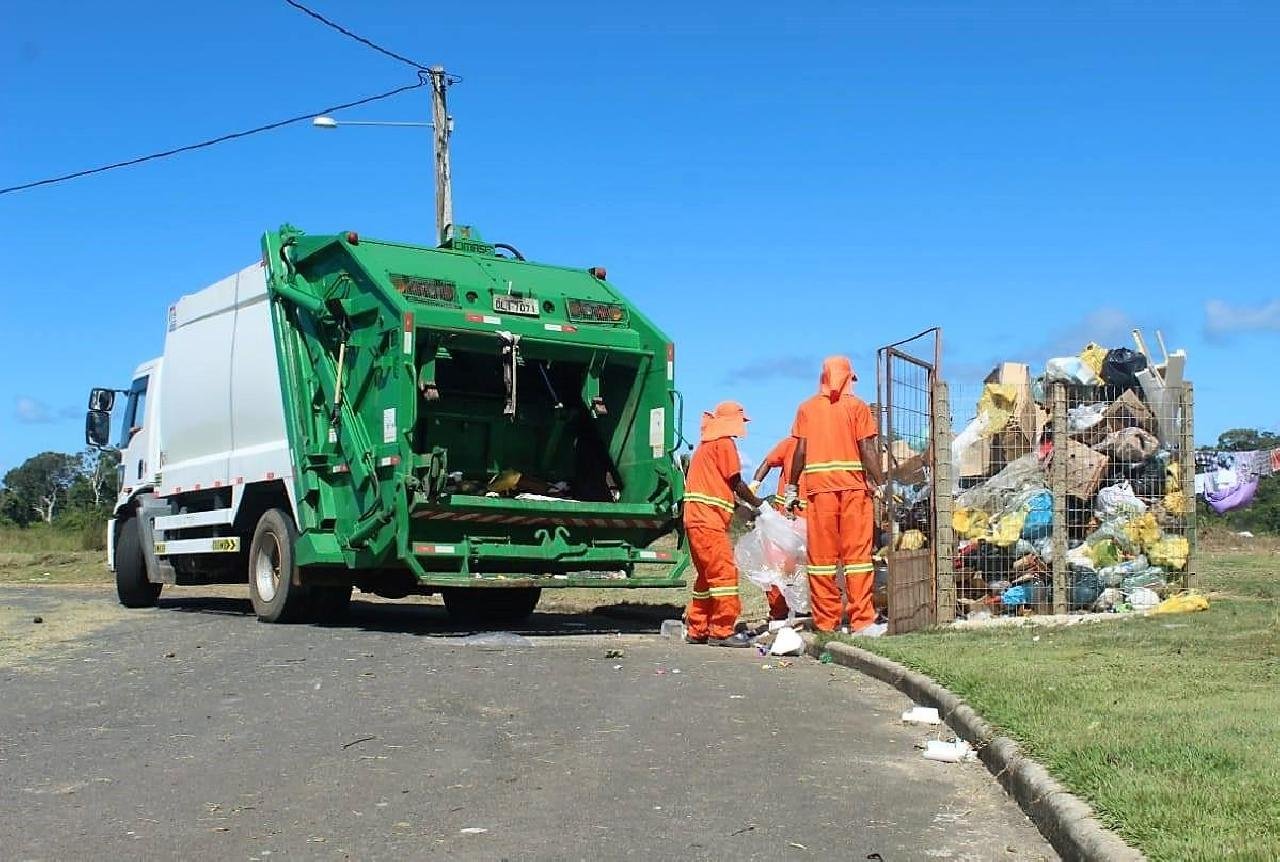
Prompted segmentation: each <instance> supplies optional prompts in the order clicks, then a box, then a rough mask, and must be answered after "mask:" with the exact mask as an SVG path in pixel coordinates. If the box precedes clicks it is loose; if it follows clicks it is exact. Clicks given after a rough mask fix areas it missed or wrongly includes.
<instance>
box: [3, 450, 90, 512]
mask: <svg viewBox="0 0 1280 862" xmlns="http://www.w3.org/2000/svg"><path fill="white" fill-rule="evenodd" d="M80 472H81V463H80V456H79V455H70V454H68V453H66V452H41V453H40V454H39V455H33V456H32V457H30V458H28V459H27V460H26V461H24V462H23V463H22V465H21V466H20V467H14V468H13V469H12V470H10V471H9V472H8V473H6V474H5V475H4V485H5V488H7V489H8V490H9V493H10V494H12V495H13V496H14V497H15V498H16V500H17V507H18V508H19V509H20V510H22V511H23V513H24V514H25V513H26V512H34V513H35V514H36V515H37V516H39V518H40V520H42V521H44V522H45V523H46V524H51V523H53V518H54V515H56V514H57V512H58V507H59V506H61V505H63V504H64V503H65V502H66V500H67V495H68V492H69V491H70V489H71V486H72V484H74V483H75V481H76V479H77V478H79V476H80Z"/></svg>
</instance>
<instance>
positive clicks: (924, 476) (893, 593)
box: [876, 327, 955, 634]
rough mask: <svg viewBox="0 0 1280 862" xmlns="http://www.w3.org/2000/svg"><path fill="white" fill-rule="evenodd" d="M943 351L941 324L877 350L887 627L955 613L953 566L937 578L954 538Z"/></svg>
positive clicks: (897, 630)
mask: <svg viewBox="0 0 1280 862" xmlns="http://www.w3.org/2000/svg"><path fill="white" fill-rule="evenodd" d="M941 354H942V330H941V329H939V328H937V327H935V328H933V329H927V330H925V331H924V332H921V333H919V334H918V335H914V336H912V337H911V338H908V339H906V340H905V341H899V342H896V343H894V344H890V345H888V346H886V347H882V348H880V350H879V351H878V352H877V354H876V378H877V411H876V412H877V420H878V423H879V427H880V442H881V445H882V447H883V450H884V468H885V469H884V473H885V477H886V480H887V484H886V487H885V494H884V496H883V498H882V499H881V500H880V501H878V502H877V504H876V524H877V525H878V527H879V530H880V535H879V537H878V539H879V541H877V543H876V544H877V546H879V547H883V548H884V554H883V561H882V568H880V569H879V570H878V571H877V573H876V580H877V592H880V585H881V584H883V588H884V592H883V593H882V595H885V596H886V598H887V603H888V617H889V633H890V634H901V633H904V632H910V631H915V630H917V629H922V628H928V627H930V626H934V625H937V624H938V623H939V622H940V621H942V622H948V621H950V620H951V619H953V618H954V613H955V611H954V608H955V596H954V583H953V579H951V578H946V577H945V575H946V574H949V572H945V573H942V574H944V577H943V578H939V574H940V572H941V566H942V565H943V564H944V561H946V560H948V559H949V555H950V551H949V550H946V549H947V548H949V546H950V544H951V511H950V481H951V480H950V454H951V449H950V445H949V444H947V443H946V442H945V441H946V440H947V439H949V435H950V430H951V429H950V413H949V411H948V406H947V395H946V387H945V385H944V384H942V383H941V381H940V380H939V375H938V372H939V366H940V362H941ZM939 441H942V442H941V445H939ZM944 554H945V555H944ZM940 617H942V618H943V619H941V620H940Z"/></svg>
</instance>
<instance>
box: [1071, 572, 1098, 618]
mask: <svg viewBox="0 0 1280 862" xmlns="http://www.w3.org/2000/svg"><path fill="white" fill-rule="evenodd" d="M1101 594H1102V586H1101V584H1099V583H1098V575H1097V573H1096V572H1088V571H1078V572H1073V573H1072V581H1071V608H1072V610H1080V609H1081V608H1087V607H1089V606H1091V605H1092V604H1093V603H1094V602H1096V601H1097V600H1098V596H1099V595H1101Z"/></svg>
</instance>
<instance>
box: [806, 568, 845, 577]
mask: <svg viewBox="0 0 1280 862" xmlns="http://www.w3.org/2000/svg"><path fill="white" fill-rule="evenodd" d="M839 568H840V567H839V566H809V574H810V575H813V576H815V577H819V578H832V577H835V574H836V571H837V570H838V569H839Z"/></svg>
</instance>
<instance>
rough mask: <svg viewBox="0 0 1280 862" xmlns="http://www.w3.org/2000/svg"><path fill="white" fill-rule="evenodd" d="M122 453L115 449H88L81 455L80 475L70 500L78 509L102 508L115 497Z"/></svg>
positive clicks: (71, 492)
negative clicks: (117, 470)
mask: <svg viewBox="0 0 1280 862" xmlns="http://www.w3.org/2000/svg"><path fill="white" fill-rule="evenodd" d="M119 465H120V453H119V452H118V451H116V450H114V449H86V450H85V451H84V452H83V453H82V454H81V455H80V475H79V476H77V477H76V480H75V482H74V483H73V484H72V486H71V490H70V493H69V500H70V503H71V505H73V506H75V507H76V508H82V509H88V508H93V509H97V508H101V507H102V506H104V505H106V504H107V503H109V502H111V501H112V499H113V498H114V497H115V493H116V484H117V472H116V468H117V467H118V466H119Z"/></svg>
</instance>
